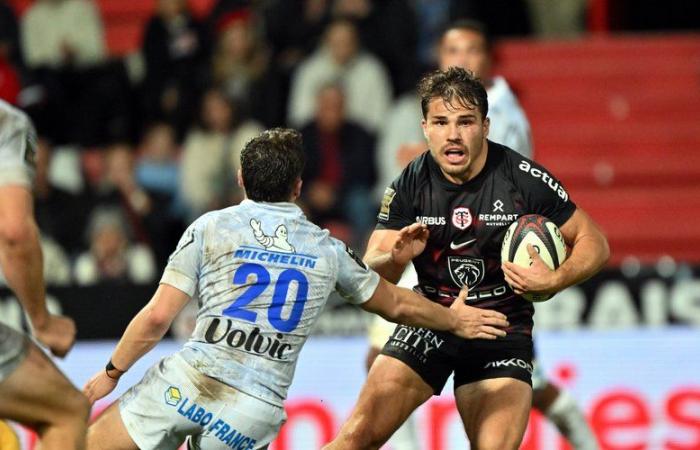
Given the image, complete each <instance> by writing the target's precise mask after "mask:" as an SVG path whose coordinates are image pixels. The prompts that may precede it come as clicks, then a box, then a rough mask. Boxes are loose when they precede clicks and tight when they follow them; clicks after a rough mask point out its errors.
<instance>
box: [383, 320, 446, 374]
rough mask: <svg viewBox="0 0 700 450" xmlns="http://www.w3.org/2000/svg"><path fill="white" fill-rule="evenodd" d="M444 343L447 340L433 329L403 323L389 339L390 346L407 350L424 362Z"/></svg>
mask: <svg viewBox="0 0 700 450" xmlns="http://www.w3.org/2000/svg"><path fill="white" fill-rule="evenodd" d="M444 343H445V340H444V339H442V338H440V337H438V336H436V335H435V333H434V332H432V331H431V330H428V329H426V328H414V327H407V326H403V325H401V326H399V327H397V329H396V331H395V332H394V335H393V336H392V337H391V339H390V340H389V345H390V346H392V347H396V348H400V349H402V350H404V351H407V352H408V353H410V354H411V355H413V356H414V357H416V358H418V359H419V360H420V361H421V362H422V363H423V364H425V363H426V362H427V361H428V358H427V357H428V354H429V353H430V352H431V351H433V350H435V349H436V348H438V349H439V348H440V347H442V345H443V344H444Z"/></svg>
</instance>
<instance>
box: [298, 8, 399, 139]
mask: <svg viewBox="0 0 700 450" xmlns="http://www.w3.org/2000/svg"><path fill="white" fill-rule="evenodd" d="M336 81H339V82H340V83H341V84H342V86H343V91H344V92H345V105H346V106H345V107H346V113H347V117H348V118H349V119H351V120H352V121H354V122H357V123H358V124H360V125H362V126H363V127H365V128H366V129H368V130H370V131H372V132H374V131H375V130H376V129H377V128H378V127H379V125H380V124H381V122H382V121H383V118H384V115H385V114H386V111H387V109H388V107H389V105H390V103H391V98H392V88H391V84H390V82H389V76H388V74H387V72H386V69H385V68H384V66H383V65H382V64H381V62H379V60H378V59H377V58H375V57H374V56H372V55H370V54H368V53H367V52H364V51H362V50H361V49H360V46H359V40H358V36H357V29H356V28H355V25H353V23H352V22H350V21H348V20H344V19H341V20H336V21H334V22H333V23H331V24H330V25H329V26H328V28H327V29H326V32H325V37H324V42H323V45H322V46H321V47H320V48H319V49H318V50H317V51H316V52H315V53H314V54H313V55H312V56H310V57H309V58H308V59H306V60H305V61H304V62H303V63H302V64H300V65H299V68H298V69H297V71H296V73H295V74H294V79H293V81H292V89H291V92H290V99H289V110H288V121H289V123H290V124H291V125H292V126H295V127H300V126H303V125H304V124H306V123H307V122H309V121H310V120H311V119H312V118H313V116H314V111H315V110H316V93H317V90H318V87H319V86H323V85H325V84H328V83H331V82H336Z"/></svg>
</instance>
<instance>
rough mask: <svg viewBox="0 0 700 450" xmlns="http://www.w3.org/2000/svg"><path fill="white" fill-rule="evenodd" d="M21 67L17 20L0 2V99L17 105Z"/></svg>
mask: <svg viewBox="0 0 700 450" xmlns="http://www.w3.org/2000/svg"><path fill="white" fill-rule="evenodd" d="M22 66H23V65H22V57H21V52H20V46H19V29H18V27H17V18H16V17H15V14H14V11H13V10H12V8H11V7H10V6H9V5H8V4H7V3H5V2H4V1H3V0H0V99H2V100H5V101H7V102H9V103H12V104H17V97H18V95H19V91H20V73H21V70H22Z"/></svg>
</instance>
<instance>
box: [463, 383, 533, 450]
mask: <svg viewBox="0 0 700 450" xmlns="http://www.w3.org/2000/svg"><path fill="white" fill-rule="evenodd" d="M455 400H456V401H457V409H458V410H459V414H460V416H461V417H462V422H463V423H464V428H465V430H466V432H467V437H468V438H469V442H470V444H471V448H472V449H473V450H517V449H518V447H519V446H520V442H521V441H522V439H523V435H524V434H525V428H526V427H527V420H528V418H529V415H530V405H531V404H532V388H531V387H530V385H529V384H527V383H525V382H523V381H520V380H516V379H514V378H492V379H487V380H482V381H477V382H475V383H470V384H465V385H462V386H459V387H458V388H457V389H456V390H455Z"/></svg>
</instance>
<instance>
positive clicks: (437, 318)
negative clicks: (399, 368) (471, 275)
mask: <svg viewBox="0 0 700 450" xmlns="http://www.w3.org/2000/svg"><path fill="white" fill-rule="evenodd" d="M467 293H468V291H467V289H466V288H465V289H462V290H461V291H460V293H459V296H458V297H457V298H456V299H455V300H454V302H453V303H452V306H451V307H450V308H446V307H444V306H442V305H439V304H437V303H435V302H431V301H430V300H428V299H426V298H424V297H422V296H420V295H418V294H416V293H415V292H413V291H411V290H409V289H404V288H400V287H396V286H394V285H392V284H391V283H389V282H388V281H386V280H384V279H380V280H379V284H378V285H377V289H376V290H375V291H374V295H372V297H371V298H370V299H369V300H368V301H367V302H365V303H363V304H362V308H363V309H365V310H367V311H370V312H373V313H377V314H379V315H380V316H382V317H384V318H385V319H387V320H389V321H392V322H397V323H402V324H405V325H411V326H417V327H426V328H430V329H433V330H444V331H449V332H451V333H454V334H456V335H457V336H460V337H463V338H466V339H496V338H497V337H503V336H505V335H506V332H505V331H504V330H503V328H506V327H507V326H508V320H507V318H506V316H505V315H503V314H501V313H499V312H498V311H492V310H488V309H481V308H474V307H472V306H467V305H466V304H465V300H466V298H467Z"/></svg>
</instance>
